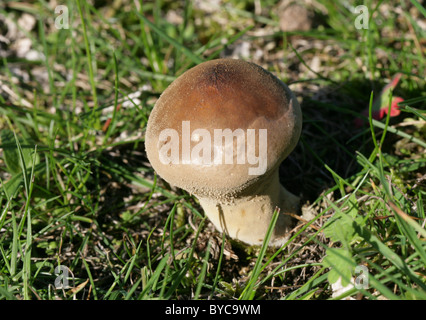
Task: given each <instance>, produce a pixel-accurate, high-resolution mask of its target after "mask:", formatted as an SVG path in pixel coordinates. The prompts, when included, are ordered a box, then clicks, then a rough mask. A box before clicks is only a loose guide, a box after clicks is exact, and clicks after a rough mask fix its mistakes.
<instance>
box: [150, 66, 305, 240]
mask: <svg viewBox="0 0 426 320" xmlns="http://www.w3.org/2000/svg"><path fill="white" fill-rule="evenodd" d="M301 127H302V113H301V110H300V106H299V104H298V102H297V99H296V98H295V96H294V95H293V93H292V92H291V91H290V89H289V88H288V87H287V86H286V85H285V84H284V83H283V82H281V81H280V80H279V79H278V78H276V77H275V76H274V75H272V74H271V73H270V72H268V71H266V70H265V69H263V68H262V67H260V66H258V65H256V64H253V63H249V62H245V61H243V60H234V59H217V60H212V61H208V62H204V63H201V64H199V65H197V66H195V67H193V68H192V69H189V70H188V71H186V72H185V73H183V74H182V75H181V76H180V77H178V78H177V79H176V80H175V81H174V82H173V83H172V84H170V86H169V87H168V88H167V89H166V90H165V91H164V92H163V93H162V94H161V96H160V98H159V99H158V100H157V102H156V104H155V106H154V108H153V110H152V112H151V114H150V116H149V120H148V124H147V129H146V135H145V148H146V153H147V156H148V159H149V161H150V163H151V165H152V167H153V168H154V170H155V171H156V172H157V173H158V174H159V176H160V177H162V178H163V179H164V180H166V181H167V182H168V183H170V184H171V185H174V186H177V187H179V188H181V189H184V190H186V191H188V192H189V193H191V194H193V195H195V196H196V197H197V198H198V199H199V202H200V204H201V206H202V208H203V209H204V212H205V214H206V215H207V217H208V218H209V219H210V221H211V222H212V223H213V224H214V226H215V227H216V228H217V229H218V230H219V231H221V232H225V233H226V234H227V235H229V236H230V237H231V238H234V239H238V240H241V241H243V242H245V243H247V244H250V245H260V244H262V242H263V240H264V238H265V235H266V233H267V230H268V227H269V225H270V223H271V220H272V217H273V213H274V210H275V209H276V208H280V213H279V217H278V219H277V222H276V225H275V228H274V230H273V234H272V237H271V241H270V243H269V245H274V246H280V245H282V244H283V243H284V242H285V240H286V239H288V236H286V234H287V233H288V231H289V230H290V227H291V218H290V216H289V215H288V214H286V213H292V214H294V213H296V212H297V211H298V205H299V198H298V197H296V196H295V195H293V194H292V193H290V192H289V191H287V190H286V189H285V188H284V187H283V186H282V185H281V184H280V182H279V173H278V168H279V165H280V163H281V162H282V161H283V160H284V159H285V158H286V157H287V156H288V155H289V153H290V152H291V151H292V150H293V149H294V148H295V146H296V144H297V142H298V140H299V137H300V133H301Z"/></svg>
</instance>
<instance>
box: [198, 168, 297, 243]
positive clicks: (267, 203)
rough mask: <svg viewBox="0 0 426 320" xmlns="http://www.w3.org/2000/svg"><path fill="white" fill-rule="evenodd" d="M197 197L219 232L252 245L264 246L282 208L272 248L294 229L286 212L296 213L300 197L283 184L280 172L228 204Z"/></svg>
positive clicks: (273, 236)
mask: <svg viewBox="0 0 426 320" xmlns="http://www.w3.org/2000/svg"><path fill="white" fill-rule="evenodd" d="M197 197H198V199H199V201H200V204H201V206H202V207H203V209H204V211H205V213H206V215H207V217H208V218H209V219H210V220H211V221H212V222H213V224H214V225H215V227H216V228H217V229H218V230H219V231H222V232H225V233H226V234H227V235H228V236H230V237H231V238H234V239H238V240H241V241H243V242H246V243H248V244H250V245H261V244H262V242H263V239H264V238H265V235H266V232H267V230H268V228H269V225H270V223H271V221H272V217H273V214H274V210H275V208H276V207H279V208H280V215H279V217H278V220H277V223H276V225H275V229H274V232H273V234H272V237H271V242H270V243H269V245H273V246H281V245H283V244H284V243H285V241H286V240H287V239H288V235H287V233H288V231H289V230H290V227H291V225H290V223H291V218H290V217H289V215H286V214H285V213H293V214H296V212H297V208H298V205H299V198H298V197H297V196H295V195H293V194H292V193H290V192H289V191H287V190H286V189H285V188H284V187H283V186H282V185H281V184H280V182H279V177H278V169H276V170H275V172H274V173H273V174H272V175H270V176H269V179H268V181H262V182H260V183H259V184H258V185H257V188H254V189H253V190H252V191H251V192H250V194H245V195H244V196H241V197H235V198H233V199H232V200H229V201H218V200H217V199H213V198H206V197H200V196H197Z"/></svg>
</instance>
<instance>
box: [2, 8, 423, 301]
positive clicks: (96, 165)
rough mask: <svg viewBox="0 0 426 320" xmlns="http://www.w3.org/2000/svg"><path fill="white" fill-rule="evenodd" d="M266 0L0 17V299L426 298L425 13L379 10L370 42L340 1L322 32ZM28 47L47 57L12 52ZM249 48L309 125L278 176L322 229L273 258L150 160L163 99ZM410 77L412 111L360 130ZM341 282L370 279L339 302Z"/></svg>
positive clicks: (296, 238) (406, 90) (319, 19)
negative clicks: (387, 92)
mask: <svg viewBox="0 0 426 320" xmlns="http://www.w3.org/2000/svg"><path fill="white" fill-rule="evenodd" d="M256 3H257V2H256ZM256 3H255V2H253V1H249V0H247V1H231V0H230V1H225V3H224V4H223V6H220V8H215V9H214V10H213V11H211V12H207V11H204V10H205V9H202V8H199V7H197V6H196V5H195V4H194V3H192V2H190V1H185V2H176V1H153V2H147V1H139V2H137V3H135V2H134V1H127V0H123V1H121V4H120V5H119V6H114V5H109V6H104V5H101V4H98V5H97V6H93V5H91V4H90V3H88V2H86V1H79V0H78V1H76V2H75V1H65V3H64V5H66V6H67V7H68V9H69V14H70V17H69V22H70V25H69V29H56V28H55V27H54V21H55V18H56V16H57V15H56V14H55V13H54V8H51V7H49V6H48V4H47V3H46V2H44V1H39V2H31V3H30V4H27V5H24V4H21V3H18V2H7V1H6V2H5V3H4V4H3V3H2V4H1V5H0V15H1V16H2V17H7V18H8V19H9V21H11V22H10V23H12V24H13V25H15V26H17V28H18V30H20V34H15V36H14V37H15V38H14V37H13V35H11V34H10V33H9V34H8V33H6V32H4V33H3V32H2V34H8V36H9V37H10V39H9V40H10V41H11V42H10V43H9V44H5V45H4V46H3V47H0V48H1V50H3V49H4V52H6V54H4V55H3V59H2V60H1V62H0V82H1V83H0V84H1V85H2V86H1V87H0V114H1V117H0V137H1V141H0V299H34V300H38V299H40V300H54V299H96V300H124V299H126V300H136V299H141V300H142V299H202V300H204V299H240V300H246V299H262V300H265V299H284V300H295V299H296V300H304V299H336V298H337V299H340V298H347V297H353V298H362V299H425V298H426V281H425V280H426V270H425V265H426V255H425V246H426V243H425V240H426V231H425V221H426V216H425V197H426V188H425V182H426V178H425V177H426V153H425V150H426V142H425V130H426V125H425V122H426V121H425V119H426V112H425V109H424V104H425V100H426V98H425V94H424V77H425V74H424V70H425V69H426V68H425V67H426V65H425V64H426V63H425V59H424V55H425V51H424V49H422V48H423V47H424V32H422V30H421V28H420V26H419V24H418V21H419V20H420V19H421V17H422V16H423V15H424V12H425V10H424V8H423V7H422V6H421V5H420V4H419V2H417V1H414V0H413V1H411V2H408V1H406V2H398V1H366V2H365V5H366V6H367V7H368V8H369V10H370V20H369V28H368V29H367V30H357V29H355V27H354V24H353V21H354V19H355V17H356V16H355V15H354V14H353V13H352V12H351V11H350V10H349V9H348V8H347V7H345V5H344V4H343V3H344V2H343V1H342V2H338V1H328V0H320V1H317V6H315V8H313V9H312V10H313V11H314V12H315V17H314V22H315V23H314V27H313V28H312V29H310V30H308V31H303V32H302V31H292V32H282V31H281V30H280V29H279V16H280V14H279V10H278V7H277V5H276V3H275V2H274V1H264V2H263V1H262V2H261V3H262V5H261V8H260V10H259V8H258V7H257V6H258V4H256ZM396 7H398V8H399V9H398V10H388V9H389V8H396ZM24 14H29V15H30V16H32V17H34V18H35V25H34V27H33V28H31V30H26V29H25V28H22V26H19V25H18V19H19V18H20V17H22V16H23V15H24ZM173 17H174V18H173ZM423 18H424V17H423ZM1 21H4V20H0V22H1ZM2 26H3V25H0V29H1V28H3V27H2ZM5 28H6V27H5ZM407 35H409V36H407ZM18 38H27V39H30V40H31V43H32V49H34V50H36V51H37V52H39V53H40V54H39V55H38V58H37V59H35V60H29V59H28V57H26V56H18V55H17V53H16V52H14V51H13V50H14V49H13V45H12V44H13V42H14V41H16V40H17V39H18ZM242 43H248V44H249V48H250V49H249V56H248V57H246V56H244V59H246V60H250V61H253V62H256V63H258V64H260V65H262V66H263V67H265V68H267V69H268V70H270V71H271V72H273V73H275V74H276V75H277V76H278V77H279V78H280V79H282V80H283V81H285V82H286V83H288V84H289V86H290V88H291V89H292V90H293V91H294V92H295V94H296V96H297V97H298V98H299V99H300V101H301V105H302V110H303V115H304V124H303V132H302V137H301V139H300V142H299V144H298V146H297V148H296V150H295V151H294V152H293V153H292V154H291V155H290V156H289V158H288V159H286V160H285V161H284V163H283V165H282V167H281V171H280V172H281V177H282V183H283V185H285V186H286V187H287V188H288V189H289V190H290V191H292V192H293V193H295V194H298V195H300V196H301V204H302V206H303V211H304V212H305V213H306V212H308V213H310V215H311V218H312V219H310V220H309V221H298V224H297V225H296V227H295V229H294V230H293V232H292V233H291V235H290V238H289V240H288V242H287V243H286V244H285V245H284V246H283V247H281V248H276V249H271V248H267V246H266V245H263V246H261V247H250V246H246V245H244V244H242V243H239V242H237V241H234V240H232V239H228V238H227V237H225V236H223V235H222V234H220V233H218V232H217V231H215V230H214V228H213V227H212V225H211V224H210V222H209V221H208V219H206V218H205V217H204V213H203V210H202V208H201V207H200V205H199V203H198V201H197V200H196V198H194V197H192V196H191V195H189V194H187V193H186V192H184V191H182V190H179V189H176V188H173V187H171V186H169V185H168V184H167V183H165V182H164V181H163V180H161V179H160V178H159V177H157V176H156V175H155V173H154V171H153V169H152V168H151V166H150V164H149V162H148V160H147V158H146V155H145V150H144V130H145V127H146V123H147V120H148V117H149V114H150V111H151V110H152V108H153V106H154V104H155V101H156V99H157V98H158V96H159V95H160V94H161V92H162V91H163V90H164V89H165V88H166V87H167V86H168V85H169V84H170V83H171V82H172V81H173V80H174V79H175V78H176V77H178V76H179V75H180V74H182V73H183V72H184V71H185V70H187V69H189V68H190V67H192V66H194V65H196V64H198V63H200V62H203V61H207V60H210V59H213V58H217V57H220V56H221V55H228V56H229V55H230V54H231V53H235V52H237V51H235V48H240V46H241V44H242ZM422 46H423V47H422ZM1 52H3V51H1ZM315 59H317V62H319V67H315V63H314V62H315ZM396 73H402V75H403V76H402V78H401V81H400V83H399V84H398V86H397V87H396V88H395V90H394V92H393V95H394V96H400V97H403V98H404V100H405V101H404V102H403V103H400V108H401V114H400V115H399V116H397V117H392V118H390V117H387V118H384V119H382V120H380V121H379V120H374V119H372V118H371V116H370V117H369V119H366V121H365V126H363V127H356V126H355V125H354V119H355V118H356V117H359V116H360V113H361V112H362V111H363V110H365V109H366V108H368V107H369V106H370V107H371V102H372V100H371V97H372V93H373V97H376V96H377V95H378V94H379V93H380V90H381V89H382V88H383V86H384V85H386V84H387V83H389V81H390V80H391V78H392V77H393V76H394V75H395V74H396ZM135 93H136V94H135ZM304 217H305V216H304ZM58 266H64V267H66V268H64V269H62V270H69V275H68V276H69V279H68V280H69V281H68V284H69V287H67V288H56V287H55V280H56V279H58V277H60V274H59V273H57V274H55V268H57V267H58ZM360 266H364V267H365V268H366V269H363V270H367V274H360V273H359V272H358V271H357V270H359V267H360ZM357 268H358V269H357ZM361 276H362V277H361ZM364 276H367V278H366V277H364ZM339 278H341V279H342V282H343V283H344V284H347V283H349V282H350V281H355V283H357V282H356V281H359V280H360V279H362V280H363V282H362V283H363V284H365V285H364V286H358V287H354V288H352V289H350V290H348V291H346V292H345V293H343V294H342V295H340V296H337V297H336V296H333V290H332V287H331V284H332V283H334V282H335V281H336V280H337V279H339Z"/></svg>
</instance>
